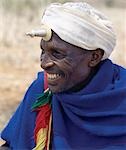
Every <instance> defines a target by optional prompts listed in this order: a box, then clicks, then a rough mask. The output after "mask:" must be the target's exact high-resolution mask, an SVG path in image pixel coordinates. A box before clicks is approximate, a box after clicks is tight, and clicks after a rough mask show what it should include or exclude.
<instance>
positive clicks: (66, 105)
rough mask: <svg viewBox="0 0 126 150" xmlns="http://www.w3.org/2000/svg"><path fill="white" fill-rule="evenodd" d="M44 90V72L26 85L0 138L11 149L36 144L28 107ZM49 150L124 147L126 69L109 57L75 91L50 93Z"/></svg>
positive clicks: (32, 115) (116, 149)
mask: <svg viewBox="0 0 126 150" xmlns="http://www.w3.org/2000/svg"><path fill="white" fill-rule="evenodd" d="M41 92H43V73H42V72H40V73H38V77H37V79H36V80H35V81H34V82H33V83H32V85H31V86H30V87H29V89H28V91H27V92H26V94H25V97H24V99H23V101H22V102H21V104H20V105H19V107H18V109H17V111H16V112H15V114H14V115H13V117H12V119H11V120H10V122H9V123H8V125H7V126H6V128H5V129H4V130H3V132H2V135H1V136H2V138H3V139H5V140H6V141H7V143H8V144H9V145H10V147H11V148H12V149H14V150H23V149H25V150H30V149H32V148H33V147H34V146H35V143H34V138H33V136H34V135H33V132H34V127H35V119H36V113H35V112H32V111H31V106H32V104H33V103H34V101H35V100H36V99H37V96H38V94H40V93H41ZM52 112H53V125H52V127H53V128H52V149H54V150H67V149H68V150H125V149H126V70H125V69H124V68H122V67H120V66H118V65H115V64H113V63H112V62H111V61H110V60H109V59H107V60H105V61H103V62H102V63H101V66H100V69H99V70H98V72H97V74H96V75H95V76H94V77H93V78H92V80H91V81H90V83H89V84H88V85H87V86H86V87H85V88H83V89H82V90H80V91H79V92H75V93H66V92H64V93H59V94H53V97H52Z"/></svg>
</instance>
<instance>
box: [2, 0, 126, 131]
mask: <svg viewBox="0 0 126 150" xmlns="http://www.w3.org/2000/svg"><path fill="white" fill-rule="evenodd" d="M66 1H67V0H55V1H54V0H20V1H19V0H0V130H2V129H3V127H4V126H5V124H6V123H7V121H8V120H9V118H10V117H11V115H12V114H13V113H14V111H15V109H16V107H17V105H18V104H19V103H20V101H21V100H22V98H23V95H24V93H25V91H26V89H27V87H28V86H29V84H30V83H31V82H32V80H33V79H35V78H36V74H37V72H38V71H41V68H40V64H39V55H40V48H39V42H40V38H29V37H26V36H25V32H27V31H30V30H32V29H37V28H40V26H41V24H40V22H41V16H42V12H43V10H44V8H45V7H46V6H47V5H48V4H49V3H51V2H66ZM71 1H72V0H71ZM73 1H77V0H73ZM81 1H85V2H88V3H89V4H91V5H93V6H94V7H96V8H98V9H99V10H101V11H102V12H103V13H105V14H106V15H107V16H108V18H109V19H110V20H111V21H112V22H113V24H114V27H115V31H116V34H117V45H116V47H115V50H114V52H113V53H112V56H111V57H110V58H111V59H112V60H113V62H115V63H117V64H120V65H122V66H124V67H126V19H125V18H126V0H81Z"/></svg>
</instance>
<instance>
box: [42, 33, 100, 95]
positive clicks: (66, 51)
mask: <svg viewBox="0 0 126 150" xmlns="http://www.w3.org/2000/svg"><path fill="white" fill-rule="evenodd" d="M40 47H41V49H42V52H41V56H40V61H41V67H42V68H43V69H44V70H45V71H46V73H47V77H48V78H47V80H48V86H49V88H50V90H51V91H52V92H53V93H59V92H64V91H72V89H74V88H75V87H78V85H80V84H82V85H83V87H84V86H85V85H86V84H87V83H88V82H89V80H90V79H91V78H92V75H93V74H94V72H95V66H97V64H98V63H99V62H100V60H101V58H102V53H101V51H100V50H95V51H87V50H84V49H82V48H79V47H76V46H74V45H71V44H69V43H67V42H65V41H63V40H61V39H60V38H59V37H58V36H57V34H55V33H54V32H53V35H52V38H51V40H49V41H43V40H41V42H40ZM95 53H96V54H95Z"/></svg>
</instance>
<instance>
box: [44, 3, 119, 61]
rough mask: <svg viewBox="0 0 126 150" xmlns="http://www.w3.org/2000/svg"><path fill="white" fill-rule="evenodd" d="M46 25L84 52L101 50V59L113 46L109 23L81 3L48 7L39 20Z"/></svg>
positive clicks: (96, 11)
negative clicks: (102, 52)
mask: <svg viewBox="0 0 126 150" xmlns="http://www.w3.org/2000/svg"><path fill="white" fill-rule="evenodd" d="M45 24H46V25H48V26H49V27H50V28H51V29H52V30H53V31H54V32H55V33H56V34H57V35H58V36H59V37H60V38H61V39H62V40H64V41H66V42H68V43H70V44H73V45H75V46H78V47H81V48H83V49H86V50H96V49H97V48H100V49H103V50H104V56H103V59H106V58H108V57H109V56H110V54H111V52H112V51H113V49H114V47H115V43H116V37H115V33H114V31H113V27H112V23H111V22H110V21H109V20H108V19H107V18H106V17H105V16H104V15H103V14H102V13H101V12H99V11H98V10H96V9H95V8H93V7H92V6H90V5H89V4H87V3H84V2H67V3H65V4H60V3H53V4H51V5H50V6H49V7H47V9H46V10H45V12H44V14H43V17H42V25H45ZM48 39H49V38H48Z"/></svg>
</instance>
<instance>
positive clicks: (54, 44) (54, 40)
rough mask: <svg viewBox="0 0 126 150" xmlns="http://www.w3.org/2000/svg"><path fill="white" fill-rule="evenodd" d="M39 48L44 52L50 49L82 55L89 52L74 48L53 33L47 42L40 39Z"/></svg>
mask: <svg viewBox="0 0 126 150" xmlns="http://www.w3.org/2000/svg"><path fill="white" fill-rule="evenodd" d="M40 47H41V48H43V49H44V50H46V49H48V48H50V49H57V50H58V49H59V50H62V51H67V52H68V53H69V52H72V53H73V52H75V53H83V52H85V53H86V52H87V53H88V52H89V51H88V50H85V49H82V48H80V47H77V46H74V45H72V44H70V43H68V42H66V41H64V40H62V39H61V38H60V37H59V36H58V35H57V34H56V33H55V32H53V33H52V37H51V39H50V40H49V41H44V40H43V39H41V42H40Z"/></svg>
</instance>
